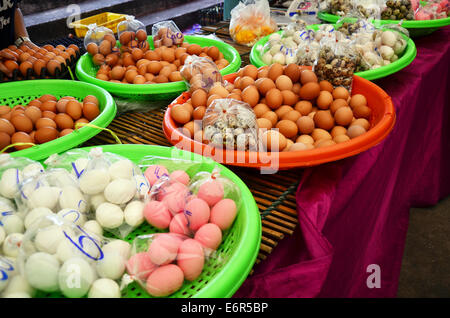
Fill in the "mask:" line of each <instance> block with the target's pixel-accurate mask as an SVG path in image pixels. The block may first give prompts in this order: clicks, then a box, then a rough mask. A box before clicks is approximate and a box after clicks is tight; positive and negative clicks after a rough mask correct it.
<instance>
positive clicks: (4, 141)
mask: <svg viewBox="0 0 450 318" xmlns="http://www.w3.org/2000/svg"><path fill="white" fill-rule="evenodd" d="M10 144H11V136H10V135H8V134H7V133H4V132H2V131H0V150H3V149H4V148H5V147H8V146H9V145H10Z"/></svg>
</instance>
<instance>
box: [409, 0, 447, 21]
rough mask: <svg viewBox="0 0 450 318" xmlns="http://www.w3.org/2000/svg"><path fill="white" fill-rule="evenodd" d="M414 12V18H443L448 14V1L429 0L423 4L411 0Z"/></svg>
mask: <svg viewBox="0 0 450 318" xmlns="http://www.w3.org/2000/svg"><path fill="white" fill-rule="evenodd" d="M411 3H412V8H413V10H414V13H415V20H433V19H445V18H447V17H448V16H449V15H450V2H449V1H448V0H431V1H427V3H426V4H424V5H423V6H421V5H420V3H419V1H415V0H411Z"/></svg>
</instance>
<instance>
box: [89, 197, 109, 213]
mask: <svg viewBox="0 0 450 318" xmlns="http://www.w3.org/2000/svg"><path fill="white" fill-rule="evenodd" d="M89 202H90V204H91V206H92V208H93V209H94V210H97V208H98V206H99V205H100V204H102V203H104V202H106V199H105V196H104V195H103V193H99V194H96V195H93V196H91V197H90V199H89Z"/></svg>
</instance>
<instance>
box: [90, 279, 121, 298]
mask: <svg viewBox="0 0 450 318" xmlns="http://www.w3.org/2000/svg"><path fill="white" fill-rule="evenodd" d="M88 298H120V287H119V285H118V284H117V283H116V282H115V281H113V280H111V279H108V278H100V279H97V280H96V281H95V282H94V283H93V284H92V286H91V289H90V290H89V293H88Z"/></svg>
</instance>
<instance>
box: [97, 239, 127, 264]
mask: <svg viewBox="0 0 450 318" xmlns="http://www.w3.org/2000/svg"><path fill="white" fill-rule="evenodd" d="M103 252H105V253H118V254H120V255H121V256H122V258H123V259H124V260H128V259H129V258H130V254H131V245H130V243H128V242H126V241H122V240H113V241H111V242H109V243H108V244H105V245H103Z"/></svg>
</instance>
